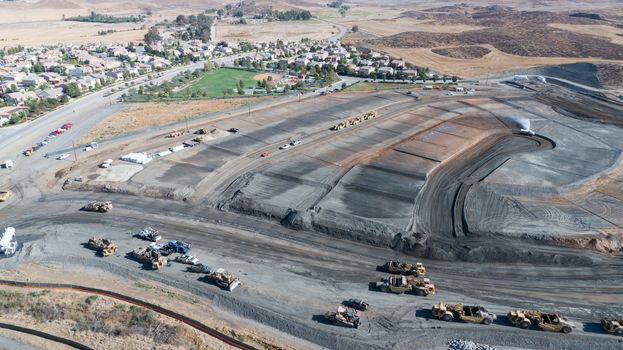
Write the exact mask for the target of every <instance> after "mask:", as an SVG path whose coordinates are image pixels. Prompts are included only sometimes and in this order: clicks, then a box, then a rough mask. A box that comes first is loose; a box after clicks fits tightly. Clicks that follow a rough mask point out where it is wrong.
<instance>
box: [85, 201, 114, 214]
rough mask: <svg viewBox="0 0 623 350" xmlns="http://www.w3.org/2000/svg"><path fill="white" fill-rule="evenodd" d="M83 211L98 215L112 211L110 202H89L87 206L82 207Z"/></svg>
mask: <svg viewBox="0 0 623 350" xmlns="http://www.w3.org/2000/svg"><path fill="white" fill-rule="evenodd" d="M82 210H84V211H96V212H100V213H105V212H107V211H110V210H112V202H110V201H106V202H89V203H88V204H87V205H85V206H84V207H82Z"/></svg>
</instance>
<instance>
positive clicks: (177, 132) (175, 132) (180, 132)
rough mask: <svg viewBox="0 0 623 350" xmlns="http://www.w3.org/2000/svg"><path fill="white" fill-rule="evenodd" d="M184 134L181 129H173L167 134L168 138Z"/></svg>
mask: <svg viewBox="0 0 623 350" xmlns="http://www.w3.org/2000/svg"><path fill="white" fill-rule="evenodd" d="M182 135H184V131H182V130H173V131H171V132H170V133H169V135H167V137H169V138H173V137H178V136H182Z"/></svg>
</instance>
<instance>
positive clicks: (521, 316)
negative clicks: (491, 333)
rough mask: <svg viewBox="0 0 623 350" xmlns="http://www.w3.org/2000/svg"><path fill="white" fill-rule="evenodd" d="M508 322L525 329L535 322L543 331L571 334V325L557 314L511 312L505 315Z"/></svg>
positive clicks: (526, 311) (523, 311) (524, 311)
mask: <svg viewBox="0 0 623 350" xmlns="http://www.w3.org/2000/svg"><path fill="white" fill-rule="evenodd" d="M507 317H508V322H509V323H510V324H512V325H513V326H516V327H519V328H523V329H526V328H528V327H530V326H531V325H532V323H533V322H536V324H537V326H538V327H539V328H541V329H542V330H544V331H550V332H562V333H571V330H572V325H571V324H570V323H569V322H568V321H567V320H566V319H565V318H564V317H562V316H561V315H560V314H558V313H551V314H548V313H543V312H541V311H538V310H536V311H528V310H513V311H510V312H509V313H508V315H507Z"/></svg>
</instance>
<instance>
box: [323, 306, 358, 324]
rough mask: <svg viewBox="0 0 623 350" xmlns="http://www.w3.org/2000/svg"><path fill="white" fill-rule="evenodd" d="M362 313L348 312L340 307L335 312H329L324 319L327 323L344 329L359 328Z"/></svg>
mask: <svg viewBox="0 0 623 350" xmlns="http://www.w3.org/2000/svg"><path fill="white" fill-rule="evenodd" d="M360 316H361V312H360V311H357V310H348V309H346V308H345V307H343V306H341V305H340V306H338V307H337V310H336V311H335V312H327V313H326V314H325V315H324V317H325V319H326V320H327V321H329V322H331V323H333V324H335V325H338V326H342V327H351V328H359V322H360V321H359V318H360Z"/></svg>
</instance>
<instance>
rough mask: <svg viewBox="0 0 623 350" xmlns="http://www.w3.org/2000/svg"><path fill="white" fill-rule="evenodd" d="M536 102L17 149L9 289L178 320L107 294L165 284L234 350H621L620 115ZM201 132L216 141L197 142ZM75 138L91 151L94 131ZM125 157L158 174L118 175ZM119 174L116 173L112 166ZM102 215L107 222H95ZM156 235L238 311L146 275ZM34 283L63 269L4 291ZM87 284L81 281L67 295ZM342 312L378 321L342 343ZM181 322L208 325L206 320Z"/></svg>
mask: <svg viewBox="0 0 623 350" xmlns="http://www.w3.org/2000/svg"><path fill="white" fill-rule="evenodd" d="M524 85H525V86H522V85H518V84H515V83H506V82H503V81H500V82H496V83H491V84H489V85H465V86H464V87H465V88H475V92H470V93H462V92H455V93H452V94H450V93H449V92H448V91H445V90H430V91H424V90H420V89H417V88H414V89H412V90H410V91H407V90H400V89H398V90H387V91H377V92H353V93H332V94H329V95H326V96H312V97H307V98H303V99H301V100H300V102H299V100H298V99H290V100H281V101H275V102H274V103H267V104H264V105H262V106H260V107H256V108H254V109H252V110H247V109H246V108H243V109H241V110H234V111H232V112H230V113H220V114H216V115H212V114H208V115H207V116H205V117H202V118H198V119H193V121H192V122H191V123H190V125H188V129H189V133H183V134H182V135H181V136H176V137H168V136H169V132H168V131H167V132H165V131H164V130H162V129H157V130H155V129H147V130H146V131H144V132H142V133H134V134H131V135H127V136H123V137H117V138H114V139H110V140H103V141H101V142H100V146H99V148H97V149H96V150H93V151H90V152H89V153H86V152H82V151H79V159H78V161H77V162H74V161H73V160H72V159H69V160H65V161H57V160H55V159H54V158H53V157H50V158H49V159H46V158H44V157H42V155H40V154H35V155H34V156H32V157H30V158H25V157H21V156H17V155H16V154H13V153H11V152H13V151H12V149H13V148H10V147H9V148H5V149H4V150H0V155H1V156H2V158H5V157H6V158H7V159H9V158H14V159H16V168H14V169H12V170H8V169H0V171H2V175H3V176H2V178H1V180H0V185H1V186H2V188H4V187H6V188H9V189H11V190H12V191H13V193H14V195H13V196H12V198H10V199H9V200H8V201H6V202H3V203H0V220H2V223H3V224H4V226H13V227H15V228H16V232H17V238H18V242H19V245H18V250H17V252H16V254H15V255H14V256H12V257H10V258H7V259H2V260H0V266H1V267H2V268H3V269H5V270H6V271H8V272H4V275H3V277H2V278H4V279H17V280H30V281H35V282H36V281H37V280H38V281H43V282H56V283H76V284H88V285H90V286H92V287H98V288H101V289H106V290H111V291H115V290H116V291H118V292H120V293H126V294H128V295H131V296H133V297H135V298H138V299H144V300H151V301H154V302H155V301H158V303H159V304H160V305H163V306H165V307H166V305H167V302H166V301H162V300H157V296H154V295H153V293H141V292H137V291H136V288H134V289H132V288H129V287H128V286H127V285H125V286H124V282H119V283H114V282H106V283H104V279H103V278H102V279H101V281H102V282H99V283H98V281H97V278H96V277H95V278H94V276H98V274H105V275H106V276H115V278H117V279H119V280H120V281H125V283H129V285H133V283H134V282H135V281H138V280H140V281H145V282H141V283H149V284H157V285H162V286H165V287H166V288H170V290H173V291H174V293H178V294H180V295H186V296H189V297H185V298H196V302H197V303H199V304H197V305H204V304H205V305H209V309H207V310H208V311H207V312H213V317H214V318H217V319H224V320H227V324H226V325H224V326H223V327H222V328H221V329H223V330H225V329H229V331H228V334H232V333H231V330H232V329H235V330H236V331H237V332H238V333H236V334H239V335H240V334H241V335H246V337H247V338H245V337H238V338H239V339H241V341H243V342H247V343H250V344H253V346H256V347H263V348H279V347H286V344H287V346H291V347H294V348H321V347H325V348H334V349H370V348H378V349H387V348H395V349H412V348H414V347H417V348H436V349H442V348H446V347H448V346H449V345H448V344H451V346H463V345H464V346H469V344H472V343H470V342H474V343H478V344H488V345H491V346H494V347H496V348H500V349H504V348H513V347H514V348H528V349H545V348H550V349H553V348H565V349H587V348H590V349H618V348H620V347H621V342H620V338H619V337H615V336H612V335H609V334H606V333H604V332H603V331H602V329H601V326H600V325H599V322H600V320H601V319H602V318H604V317H615V316H620V315H621V314H622V313H623V308H622V307H621V305H622V303H623V292H622V291H623V278H622V277H623V276H622V273H621V271H622V270H621V267H622V266H623V263H622V262H621V255H622V253H623V248H622V247H623V244H622V243H621V239H622V237H623V231H622V229H621V226H622V225H623V221H621V217H622V216H621V213H622V211H623V192H622V191H621V188H623V187H622V186H621V183H623V175H622V174H623V173H622V172H621V150H622V149H623V129H622V128H621V119H620V118H621V115H623V106H622V105H621V103H620V102H617V101H614V100H610V99H608V98H607V97H605V96H604V95H602V94H600V93H597V92H594V91H589V90H583V89H581V88H579V87H576V86H568V84H566V83H564V82H560V84H555V83H548V84H542V83H539V82H537V81H536V80H535V81H534V82H529V83H525V84H524ZM370 112H374V113H373V115H374V116H375V117H373V118H368V119H367V120H363V121H362V122H360V123H354V125H348V124H349V123H346V124H347V125H348V126H347V127H346V128H343V129H339V130H332V129H333V126H335V125H336V124H338V123H340V122H343V121H348V120H352V119H353V118H357V117H359V116H362V115H364V114H368V115H371V114H370ZM33 125H34V126H33V128H34V127H36V125H37V124H33ZM200 128H202V129H204V131H206V134H204V135H199V134H194V133H193V132H195V131H197V130H198V129H200ZM232 128H235V129H237V130H233V129H232ZM171 129H178V130H185V129H186V125H184V123H181V124H180V125H172V126H171ZM33 130H36V129H33ZM75 130H76V131H68V133H75V135H73V136H76V137H79V136H80V135H78V134H79V132H84V133H86V132H88V130H82V129H81V128H80V122H76V128H75ZM228 130H232V131H228ZM528 130H531V132H530V131H528ZM41 132H42V134H43V135H45V132H46V130H45V129H42V130H41ZM197 136H203V140H202V141H201V142H197V141H193V139H195V138H196V137H197ZM294 141H300V142H294ZM290 143H292V144H294V145H293V146H290V147H286V148H285V149H284V147H283V146H284V145H286V144H290ZM60 144H61V143H59V145H60ZM179 146H181V147H179ZM24 147H26V146H24ZM54 147H55V146H54V144H53V143H52V144H51V145H50V147H49V151H50V152H52V154H55V153H54V152H57V153H62V152H66V150H64V149H58V150H57V149H54ZM169 148H171V149H173V150H174V151H173V152H171V150H169ZM280 148H282V149H280ZM131 152H144V153H146V154H147V155H151V156H153V160H152V161H151V162H149V163H147V164H135V163H130V162H126V161H122V160H119V157H120V156H122V155H124V154H128V153H131ZM5 153H6V154H5ZM108 158H110V159H113V160H114V161H113V163H112V165H111V166H110V167H109V168H100V167H98V165H99V164H100V163H101V162H103V161H104V160H106V159H108ZM70 160H72V161H70ZM92 200H109V201H112V203H113V209H112V210H111V211H109V212H107V213H91V212H86V211H81V210H80V208H81V207H82V206H84V205H85V204H86V203H87V202H89V201H92ZM145 226H152V227H153V228H156V229H158V230H159V231H160V233H161V235H162V236H163V239H162V242H168V241H169V240H182V241H185V242H188V243H190V245H191V251H190V253H191V254H193V255H195V256H196V257H198V259H199V261H200V262H202V263H205V264H208V265H210V266H212V267H214V268H218V267H221V268H224V269H226V270H227V271H229V272H231V273H233V274H234V275H236V276H237V277H238V278H240V280H241V282H242V284H241V285H240V286H239V287H238V288H236V289H235V290H234V291H233V292H229V291H227V290H223V289H220V288H219V287H218V286H216V285H213V284H210V283H206V282H205V280H204V278H202V277H203V274H197V273H191V272H188V271H187V267H188V265H183V264H181V263H177V262H171V263H170V264H169V265H168V266H165V267H164V268H162V269H160V270H156V271H153V270H150V268H149V266H143V264H141V263H139V262H137V261H136V260H134V259H131V258H130V257H129V256H128V253H129V252H131V251H132V250H134V249H136V248H139V247H143V246H146V245H147V244H148V243H149V242H147V241H142V240H140V239H138V238H135V237H133V233H135V232H136V231H138V230H140V229H141V228H143V227H145ZM92 236H98V237H105V238H109V239H112V240H114V241H115V243H116V244H117V246H118V247H119V250H118V252H117V253H115V254H113V255H111V256H108V257H100V256H98V255H97V254H95V252H94V251H92V250H90V249H87V248H85V246H84V244H85V243H86V242H87V241H88V239H89V238H90V237H92ZM171 258H172V256H171ZM388 260H401V261H422V262H423V263H424V265H425V266H426V268H427V275H428V277H429V278H430V279H431V281H432V283H434V284H435V286H436V289H437V293H436V294H434V295H430V296H428V297H423V296H417V295H415V294H412V293H406V294H402V295H395V294H391V293H382V292H380V291H379V290H378V289H377V288H376V286H375V283H376V282H377V281H380V279H381V278H383V277H385V276H387V274H386V273H384V272H381V271H379V270H378V266H379V265H382V264H384V263H385V262H386V261H388ZM33 263H34V264H44V265H46V266H48V265H49V266H51V267H53V268H51V269H52V270H51V272H49V273H48V274H41V273H39V274H21V275H20V274H17V275H16V274H14V273H12V272H10V271H16V270H20V269H24V266H29V265H32V264H33ZM58 271H61V272H66V273H58ZM76 273H78V274H83V275H84V276H85V278H84V280H83V281H82V282H81V281H80V280H79V279H76V277H75V275H74V277H71V278H70V276H71V274H76ZM107 278H112V277H107ZM107 281H108V280H107ZM127 281H130V282H127ZM165 287H163V288H165ZM55 293H56V292H55ZM172 293H173V292H172ZM176 295H177V294H176ZM86 297H88V295H87V296H84V298H86ZM17 298H21V297H17ZM71 298H74V297H71ZM71 298H70V299H71ZM84 298H83V297H79V298H78V297H75V298H74V299H75V303H78V302H82V300H86V299H84ZM349 298H364V299H366V300H367V301H368V302H369V303H370V305H371V307H370V309H369V310H368V311H366V312H364V313H363V315H362V318H361V320H362V322H361V326H360V327H359V328H358V329H352V328H346V327H339V326H335V325H332V324H330V323H328V322H327V321H326V319H325V318H324V314H325V313H326V312H327V311H332V310H335V309H336V307H337V306H338V305H340V304H341V303H342V302H343V301H344V300H346V299H349ZM70 299H68V300H70ZM74 299H71V300H74ZM20 300H21V299H20ZM185 300H186V299H185ZM44 301H45V298H44V299H42V302H44ZM84 302H86V301H84ZM97 302H98V303H99V302H104V301H103V299H102V300H100V301H97ZM438 302H445V303H452V304H454V303H459V302H460V303H464V304H473V305H483V306H485V307H487V308H488V309H489V310H490V311H492V312H494V313H496V314H497V315H498V317H497V320H496V321H495V322H494V323H493V324H492V325H489V326H486V325H479V324H468V323H462V322H460V321H455V322H444V321H440V320H437V319H435V318H434V317H433V316H432V314H431V311H430V310H431V306H432V305H433V304H434V303H438ZM67 303H69V304H67V305H69V306H67V307H68V309H67V310H73V309H72V307H73V306H71V305H73V304H71V303H70V301H67ZM70 306H71V307H70ZM202 307H203V306H202ZM517 308H521V309H529V310H533V309H539V310H543V311H552V312H560V313H561V314H563V315H564V316H565V317H567V318H568V319H569V322H570V323H571V324H572V326H573V327H574V328H573V331H572V332H571V334H562V333H556V332H545V331H542V330H540V329H538V328H537V327H536V326H535V327H532V328H531V329H527V330H523V329H519V328H516V327H513V326H511V325H510V323H509V322H508V319H507V318H506V314H507V312H508V311H510V310H513V309H517ZM175 309H176V310H177V312H180V313H186V315H187V316H192V317H196V318H200V319H204V320H206V322H208V321H209V319H210V317H208V316H205V315H206V311H205V309H202V310H204V311H202V312H203V313H199V312H197V313H196V314H193V312H192V311H190V310H192V307H190V309H189V307H186V308H182V307H181V306H178V307H176V308H175ZM28 312H29V311H28V310H26V314H28ZM119 317H121V316H119ZM158 317H160V316H158ZM156 321H158V322H163V323H162V324H163V325H167V327H174V326H175V324H174V323H170V322H171V321H170V320H166V319H160V318H157V320H156ZM156 321H154V322H156ZM163 327H164V326H163ZM167 329H168V328H167ZM52 330H53V329H52V328H51V329H50V331H52ZM178 331H179V332H182V331H183V330H182V329H181V328H180V330H178ZM183 332H185V333H183V334H186V335H188V334H190V333H188V332H186V331H183ZM180 334H181V333H180ZM258 334H263V335H264V336H265V337H264V338H262V336H261V335H260V336H258ZM63 335H65V336H66V337H69V338H71V337H72V336H75V335H72V334H71V333H63ZM192 336H193V337H194V338H193V339H195V340H194V341H199V338H198V337H199V336H198V335H192ZM202 337H203V335H202ZM148 338H149V337H148ZM148 338H146V339H144V341H145V342H153V341H154V340H153V338H149V339H148ZM77 339H78V340H80V341H81V342H83V343H87V344H89V338H88V337H84V336H81V337H79V338H77ZM150 339H151V340H150ZM201 339H203V338H201ZM275 339H279V341H277V340H275ZM457 339H458V340H457ZM8 341H10V340H7V342H8ZM202 341H203V340H202ZM459 343H460V344H459ZM452 344H454V345H452ZM457 344H458V345H457ZM461 344H462V345H461ZM466 344H467V345H466ZM90 345H94V344H90ZM474 346H475V345H474Z"/></svg>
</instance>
